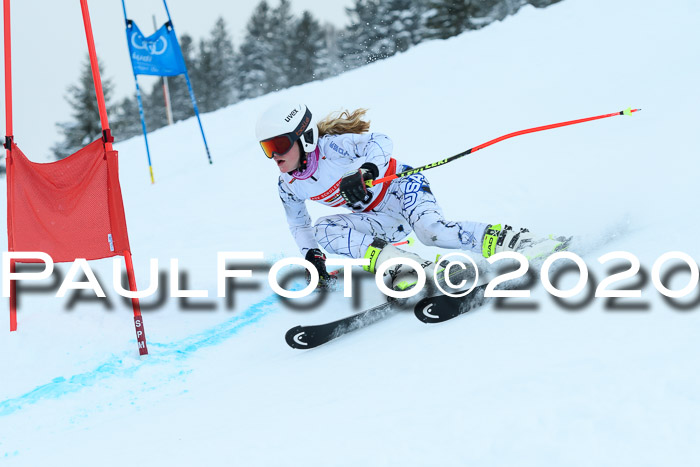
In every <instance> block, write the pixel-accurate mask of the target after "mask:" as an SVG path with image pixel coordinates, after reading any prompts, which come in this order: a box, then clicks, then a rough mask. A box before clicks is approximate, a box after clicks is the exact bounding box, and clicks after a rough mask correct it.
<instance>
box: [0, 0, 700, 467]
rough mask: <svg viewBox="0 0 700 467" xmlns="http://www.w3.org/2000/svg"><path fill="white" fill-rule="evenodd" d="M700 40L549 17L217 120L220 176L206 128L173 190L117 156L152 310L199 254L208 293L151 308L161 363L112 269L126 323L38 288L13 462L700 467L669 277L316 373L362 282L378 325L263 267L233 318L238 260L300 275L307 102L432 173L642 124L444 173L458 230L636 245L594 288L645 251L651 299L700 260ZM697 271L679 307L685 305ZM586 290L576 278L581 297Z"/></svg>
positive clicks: (349, 353) (362, 338)
mask: <svg viewBox="0 0 700 467" xmlns="http://www.w3.org/2000/svg"><path fill="white" fill-rule="evenodd" d="M698 19H700V6H699V5H698V4H697V2H694V1H691V0H676V1H674V2H667V3H666V4H664V5H662V6H660V5H659V3H658V2H652V1H650V0H634V1H633V0H616V1H606V0H587V1H583V0H566V1H565V2H562V3H560V4H557V5H554V6H552V7H549V8H547V9H544V10H536V9H534V8H532V7H526V8H524V9H523V10H522V11H521V12H520V13H519V14H518V15H516V16H515V17H511V18H508V19H507V20H506V21H504V22H502V23H497V24H493V25H491V26H489V27H488V28H485V29H483V30H480V31H476V32H470V33H466V34H463V35H461V36H459V37H455V38H452V39H449V40H446V41H434V42H429V43H425V44H422V45H420V46H418V47H416V48H414V49H411V50H410V51H408V52H407V53H405V54H401V55H398V56H396V57H393V58H391V59H389V60H385V61H381V62H377V63H374V64H372V65H370V66H367V67H364V68H361V69H358V70H354V71H352V72H349V73H346V74H344V75H342V76H339V77H336V78H333V79H330V80H327V81H321V82H314V83H310V84H306V85H303V86H299V87H296V88H293V89H289V90H285V91H282V92H279V93H275V94H271V95H267V96H264V97H261V98H259V99H255V100H251V101H246V102H242V103H239V104H237V105H234V106H231V107H228V108H226V109H222V110H219V111H217V112H213V113H211V114H207V115H204V116H203V122H204V126H205V129H206V131H207V135H208V139H209V141H210V146H211V149H212V156H213V159H214V165H213V166H209V165H208V164H207V163H206V156H205V154H204V150H203V147H202V143H201V140H200V137H199V134H198V131H199V130H198V128H197V126H196V122H195V121H191V120H190V121H186V122H180V123H178V124H176V125H175V126H174V127H171V128H165V129H162V130H159V131H157V132H155V133H154V134H152V135H151V138H150V142H151V150H152V154H153V163H154V171H155V177H156V184H155V185H154V186H151V185H150V183H149V180H148V170H147V165H146V156H145V150H144V146H143V141H142V139H140V138H134V139H132V140H129V141H127V142H124V143H122V144H120V145H119V146H118V148H117V149H118V150H119V152H120V164H121V165H120V167H121V180H122V189H123V193H124V200H125V205H126V213H127V222H128V225H129V232H130V238H131V245H132V250H133V254H134V260H135V266H136V274H137V278H138V279H139V285H140V288H145V287H146V286H147V283H148V273H147V267H148V261H149V259H150V258H157V259H158V260H159V261H160V267H161V269H163V270H164V271H167V268H168V264H169V259H170V258H178V259H179V262H180V268H181V269H182V270H183V271H186V272H187V275H188V280H187V284H186V286H187V287H188V288H190V289H205V290H208V291H209V295H210V296H209V298H206V299H189V300H188V301H187V302H186V303H183V302H179V301H177V300H175V299H164V301H163V302H162V303H160V304H158V303H157V302H158V297H152V298H149V299H146V300H144V301H143V302H144V305H149V304H154V309H153V310H151V311H144V314H145V325H146V332H147V337H148V339H149V348H150V352H151V355H150V356H149V358H148V359H146V360H143V361H141V360H139V359H138V358H137V355H136V348H135V339H134V337H133V322H132V320H131V317H130V313H131V310H130V307H129V306H128V304H125V303H123V301H122V300H121V299H120V298H119V297H117V296H116V294H115V293H114V292H113V290H112V287H111V278H112V273H111V262H109V261H99V262H95V263H93V264H94V269H95V271H96V273H97V275H98V277H99V278H100V280H101V282H102V284H103V287H104V288H105V291H106V292H107V294H108V296H109V300H108V302H107V303H106V302H105V301H104V300H100V301H98V300H87V299H81V300H73V301H71V299H70V295H69V296H68V297H66V299H57V298H54V297H53V293H54V292H51V290H50V289H51V286H53V290H54V291H55V288H56V284H55V283H52V282H51V281H50V280H47V281H45V282H42V283H41V284H40V285H41V286H44V289H43V290H34V291H31V292H30V291H24V292H22V293H21V295H20V300H21V311H20V314H19V331H18V332H17V333H13V334H11V335H10V334H8V333H4V332H3V333H2V334H0V336H1V337H0V353H1V354H2V355H3V358H2V360H1V363H0V374H1V375H2V382H1V383H0V459H2V460H3V461H4V462H3V465H44V464H47V463H52V464H58V465H63V464H69V463H70V464H71V465H96V464H99V465H126V464H128V463H133V462H138V463H145V462H148V463H150V464H151V465H193V464H195V463H196V464H197V465H200V464H201V465H204V464H211V465H246V466H249V465H279V464H282V463H284V464H286V465H304V466H308V465H348V466H351V465H352V466H355V465H365V464H366V465H538V466H539V465H616V466H619V465H634V466H640V465H660V464H662V463H663V464H665V465H687V464H689V463H690V462H691V459H693V458H697V456H698V455H699V454H700V448H698V445H697V433H698V431H699V430H700V422H699V421H698V420H700V417H699V415H700V396H699V395H698V394H700V378H699V377H698V370H700V364H699V363H698V359H697V354H698V329H700V327H699V326H700V315H699V312H700V304H698V302H700V298H698V297H699V295H700V287H698V288H697V290H696V291H694V292H693V294H691V296H690V297H687V298H686V299H682V300H678V301H677V302H679V303H681V304H686V307H685V309H682V308H681V307H679V306H673V305H672V304H671V303H669V301H667V300H665V299H664V298H663V297H661V296H660V295H659V293H658V292H656V290H655V289H654V287H653V285H652V284H651V281H650V280H646V281H645V282H644V284H643V285H640V284H639V283H635V282H638V281H635V280H630V281H626V282H624V283H623V284H624V285H626V286H628V287H630V288H635V287H636V288H640V287H641V289H642V297H641V298H640V299H627V301H624V302H618V303H617V305H620V304H621V303H622V304H627V303H628V301H629V302H631V303H632V304H633V305H634V307H633V308H632V309H626V310H620V309H612V308H611V306H610V305H611V304H610V302H608V301H606V300H604V299H590V300H588V299H587V297H586V296H585V295H586V294H587V293H582V294H581V296H577V297H574V298H572V299H567V300H566V301H565V302H566V304H569V305H571V304H574V305H578V306H577V307H574V308H573V309H572V307H571V306H568V307H566V306H564V305H562V304H558V303H557V301H555V300H554V299H553V298H552V297H551V296H549V295H548V294H547V293H546V292H545V291H544V290H543V289H542V286H541V285H540V286H538V287H535V288H534V289H533V292H532V298H531V299H530V303H535V304H536V309H534V310H529V311H523V310H522V309H521V310H502V309H501V310H497V309H494V308H493V307H488V308H485V309H483V310H479V311H477V312H474V313H473V314H470V315H467V316H462V317H459V318H457V319H455V320H453V321H451V322H449V323H446V324H443V325H436V326H426V325H423V324H421V323H419V322H418V321H417V320H416V319H415V318H413V317H412V316H411V315H410V314H408V313H404V314H400V315H398V316H394V317H392V318H391V319H388V320H386V321H384V322H382V323H378V324H376V325H373V326H372V327H371V328H367V329H365V330H363V331H360V332H358V333H356V334H355V335H352V336H346V337H345V338H342V339H339V340H338V341H336V342H334V343H332V344H330V345H328V346H325V347H322V348H319V349H316V350H314V351H309V352H306V353H304V352H299V351H294V350H292V349H289V348H288V347H287V346H286V344H285V343H284V340H283V336H284V332H285V331H286V330H287V329H288V328H290V327H292V326H293V325H296V324H309V323H317V322H318V323H320V322H325V321H330V320H332V319H335V318H338V317H341V316H345V315H347V314H349V313H351V312H353V311H354V310H357V309H359V308H361V307H365V306H371V305H373V304H376V303H380V302H381V301H382V296H381V295H380V293H379V292H378V291H377V290H376V287H375V286H374V285H373V283H372V282H371V278H370V279H367V278H366V277H365V278H364V279H362V277H361V276H360V274H359V273H358V274H357V278H356V280H362V284H363V287H362V293H361V296H360V297H358V300H357V303H353V301H352V300H345V299H343V298H342V296H341V294H336V295H334V296H332V297H331V298H330V299H329V300H328V301H326V302H325V303H323V304H321V305H318V306H310V307H306V308H307V309H305V310H298V309H297V310H295V309H292V308H291V307H290V306H289V305H285V304H284V303H282V302H281V301H280V300H279V299H278V298H277V297H276V296H275V295H274V294H273V292H272V291H271V290H270V289H269V287H268V286H267V284H266V282H265V271H262V270H261V271H257V272H256V275H255V279H256V281H255V282H254V281H248V282H245V281H240V282H239V284H240V287H239V288H237V289H236V290H235V291H234V293H233V300H228V301H227V300H225V299H218V298H216V253H217V252H218V251H263V252H264V254H265V259H266V260H268V261H274V260H277V259H279V258H282V257H285V256H295V255H297V254H298V252H297V251H296V247H295V245H294V243H293V240H292V238H291V236H290V235H289V234H288V232H287V227H286V224H285V221H284V215H283V211H282V208H281V205H280V203H279V200H278V198H277V190H276V177H277V175H276V167H274V166H273V165H271V163H270V162H269V161H268V160H266V159H265V158H264V157H263V156H262V154H261V153H260V150H259V146H258V145H257V142H256V141H255V137H254V122H255V119H256V117H257V115H258V114H259V113H260V112H261V111H262V110H263V109H264V108H266V107H267V106H269V105H270V104H271V103H273V102H275V101H277V100H280V99H284V100H298V101H303V102H306V103H308V105H309V106H310V107H311V109H312V110H313V111H314V112H316V113H317V114H319V115H322V114H326V113H328V112H330V111H333V110H337V109H340V108H351V109H352V108H355V107H368V108H369V109H370V117H371V119H372V128H373V130H374V131H379V132H383V133H386V134H388V135H390V136H391V137H392V138H393V140H394V143H395V153H396V156H397V157H398V158H400V159H401V160H404V161H406V162H408V163H412V164H415V165H422V164H424V163H428V162H432V161H435V160H439V159H441V158H443V157H446V156H449V155H452V154H455V153H457V152H460V151H463V150H465V149H467V148H468V147H472V146H475V145H477V144H480V143H482V142H484V141H487V140H489V139H491V138H494V137H497V136H499V135H501V134H505V133H508V132H511V131H516V130H519V129H523V128H529V127H532V126H537V125H543V124H548V123H553V122H557V121H563V120H568V119H574V118H581V117H586V116H592V115H598V114H602V113H608V112H614V111H617V110H622V109H624V108H626V107H628V106H633V107H641V108H642V109H643V111H642V112H641V113H638V114H635V115H634V116H633V117H615V118H611V119H607V120H604V121H599V122H593V123H587V124H583V125H576V126H572V127H567V128H563V129H558V130H553V131H548V132H542V133H537V134H533V135H528V136H523V137H520V138H517V139H512V140H509V141H507V142H503V143H500V144H498V145H496V146H493V147H490V148H488V149H486V150H484V151H483V152H479V153H477V154H475V155H474V156H470V157H468V158H465V159H463V160H460V161H458V162H454V163H453V164H451V165H450V166H449V167H443V168H437V169H434V170H431V171H429V172H426V175H427V176H428V178H429V179H430V181H431V184H432V188H433V191H434V193H435V195H436V196H437V198H438V200H439V201H440V202H441V204H442V206H443V208H444V210H445V213H446V214H447V215H448V217H450V218H453V219H473V220H481V221H486V222H494V223H498V222H508V223H511V224H515V225H523V226H527V227H529V228H530V229H531V230H534V231H537V232H544V233H548V232H555V233H562V234H584V235H591V236H595V235H600V234H602V233H609V232H611V231H613V232H617V236H615V237H610V238H608V243H606V244H605V245H602V246H600V247H598V248H597V249H594V250H591V251H590V252H589V254H588V256H586V263H587V264H588V267H589V268H590V270H591V279H590V283H591V284H592V285H595V284H597V282H599V281H600V280H601V279H602V278H604V277H605V276H606V275H608V274H609V272H610V267H609V265H608V266H605V267H604V266H602V265H599V264H598V263H597V261H596V258H597V257H598V256H600V255H602V254H604V253H608V252H611V251H615V250H625V251H629V252H631V253H634V254H635V255H637V256H638V257H639V259H640V260H641V262H642V267H643V270H644V271H645V272H646V277H647V278H648V277H649V274H650V272H651V268H652V265H653V263H654V261H655V260H656V258H658V257H659V256H660V255H661V254H662V253H664V252H667V251H673V250H677V251H683V252H685V253H687V254H689V255H691V256H692V257H693V258H695V259H696V261H697V260H698V259H700V243H698V241H697V232H698V231H700V219H699V218H698V214H697V195H696V191H697V189H696V183H697V181H698V173H699V171H698V169H700V162H698V155H699V154H700V151H699V149H700V148H699V146H700V143H699V141H698V138H697V128H698V118H697V116H696V111H697V108H698V107H699V106H700V92H699V91H698V87H697V83H698V82H700V65H698V62H697V60H696V58H697V57H698V53H699V52H700V50H699V49H700V32H699V31H700V29H698V27H697V26H698ZM17 141H18V143H19V144H20V146H21V143H22V135H17ZM29 156H30V157H31V154H29ZM3 209H4V208H3ZM310 211H311V213H312V215H313V216H314V217H316V216H319V215H323V214H325V213H327V212H329V211H328V210H326V209H324V208H323V207H320V206H310ZM0 241H2V242H6V238H4V237H3V238H2V239H0ZM3 244H6V243H3ZM416 251H417V252H419V253H422V254H425V255H433V254H435V253H436V252H437V251H438V250H437V249H433V248H427V247H422V246H418V247H416ZM621 264H624V263H621ZM59 269H60V270H62V271H64V272H65V271H66V269H67V268H66V267H61V268H59ZM667 269H668V268H667ZM684 271H686V272H685V273H683V272H681V273H678V274H676V275H675V276H673V280H672V281H670V282H669V283H668V284H667V285H669V286H670V287H671V288H675V289H679V288H682V287H683V285H684V284H685V283H687V280H688V274H687V268H686V269H685V270H684ZM594 279H595V281H594ZM54 280H55V279H54ZM575 281H576V275H575V274H570V275H567V276H565V277H564V278H563V280H562V283H561V284H560V286H561V287H562V288H566V287H568V286H570V285H573V283H574V282H575ZM253 283H256V284H258V286H257V288H255V287H244V285H245V284H248V285H250V284H253ZM183 285H184V284H183ZM160 290H161V291H163V292H167V283H166V284H161V287H160ZM81 297H83V298H86V297H87V295H86V294H81ZM7 306H8V305H7V301H6V300H3V301H2V308H0V329H1V330H5V329H8V318H7V316H8V312H7Z"/></svg>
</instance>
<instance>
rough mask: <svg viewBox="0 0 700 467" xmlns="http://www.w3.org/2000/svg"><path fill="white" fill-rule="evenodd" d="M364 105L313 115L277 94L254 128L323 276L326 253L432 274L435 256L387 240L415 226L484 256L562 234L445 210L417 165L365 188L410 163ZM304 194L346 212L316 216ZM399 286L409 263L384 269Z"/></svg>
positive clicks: (406, 284) (531, 246) (539, 248)
mask: <svg viewBox="0 0 700 467" xmlns="http://www.w3.org/2000/svg"><path fill="white" fill-rule="evenodd" d="M365 113H366V110H365V109H357V110H355V111H354V112H349V111H347V110H346V111H344V112H342V113H339V114H338V113H336V114H331V115H329V116H328V117H326V118H325V119H324V120H322V121H320V122H316V120H315V119H314V117H313V115H312V113H311V111H310V110H309V109H308V107H306V105H304V104H298V105H294V104H278V105H275V106H273V107H271V108H270V109H268V110H267V111H266V112H264V113H263V114H262V115H261V116H260V118H259V119H258V122H257V125H256V135H257V138H258V141H260V145H261V146H262V149H263V151H264V153H265V155H266V156H267V157H268V158H269V159H272V160H273V161H274V162H275V163H276V164H277V167H278V168H279V171H280V172H281V174H280V176H279V181H278V188H279V195H280V198H281V200H282V204H283V205H284V209H285V212H286V215H287V223H288V224H289V228H290V230H291V233H292V235H293V236H294V239H295V240H296V243H297V245H298V246H299V249H300V250H301V254H302V255H304V257H305V258H306V260H307V261H309V262H311V263H312V264H313V265H314V266H315V267H316V269H317V270H318V274H319V286H320V287H325V286H329V285H331V284H332V282H333V280H334V278H333V277H331V276H330V275H329V274H328V272H327V271H326V264H325V263H326V256H325V255H324V254H323V253H322V252H321V250H320V249H319V245H320V246H321V247H322V248H323V249H324V250H326V251H327V252H328V253H332V254H337V255H343V256H348V257H350V258H367V259H369V260H370V264H369V266H366V267H364V269H365V270H367V271H369V272H372V273H374V272H375V271H376V270H377V269H378V268H379V266H380V265H381V264H382V263H383V262H385V261H387V260H388V259H391V258H396V257H401V258H411V259H414V260H416V261H417V262H418V263H419V264H420V265H421V266H422V267H423V268H424V269H425V272H426V276H427V277H431V275H432V273H433V270H434V268H435V264H434V263H433V262H431V261H426V260H424V259H423V258H421V257H419V256H418V255H416V254H414V253H410V252H407V251H404V250H401V249H399V248H397V247H395V246H393V245H392V243H394V242H399V241H401V240H403V239H404V238H406V237H407V236H408V235H409V234H410V233H411V231H414V232H415V233H416V236H417V237H418V239H419V240H420V241H421V242H422V243H424V244H425V245H429V246H437V247H441V248H451V249H462V250H469V251H476V252H479V253H481V254H483V256H484V257H489V256H491V255H493V254H495V253H499V252H501V251H517V252H523V253H524V254H526V255H527V254H530V255H532V254H533V253H534V254H535V255H537V254H539V253H544V252H547V253H549V252H552V251H554V250H555V249H557V247H559V246H560V245H561V244H562V242H561V241H560V240H556V239H552V238H544V239H536V238H535V237H534V236H533V235H532V234H531V233H530V232H529V231H528V230H527V229H514V228H512V227H510V226H508V225H505V226H503V227H502V226H501V225H500V224H499V225H491V224H487V223H483V222H471V221H460V222H453V221H447V220H445V217H444V216H443V214H442V210H441V209H440V206H439V205H438V204H437V201H436V200H435V196H433V194H432V192H431V191H430V185H429V184H428V181H427V179H426V178H425V177H424V176H423V175H422V174H421V173H417V174H414V175H411V176H409V177H402V178H396V179H394V180H392V181H391V182H388V183H383V184H379V185H376V186H372V187H371V188H368V187H367V186H366V183H365V182H367V181H368V180H375V179H377V178H380V177H384V176H387V175H392V174H394V173H399V172H403V171H406V170H410V169H411V167H410V166H408V165H405V164H403V163H402V162H400V161H397V160H396V159H394V158H393V157H392V152H393V151H392V150H393V144H392V142H391V140H390V139H389V138H388V137H387V136H386V135H383V134H380V133H369V132H368V131H369V122H368V121H365V120H364V119H363V117H364V116H365ZM306 200H312V201H316V202H319V203H322V204H324V205H326V206H331V207H343V208H346V209H349V210H350V212H347V213H343V214H335V215H332V216H324V217H321V218H319V219H318V220H317V221H316V223H315V224H313V225H312V223H311V217H310V216H309V213H308V211H307V209H306V205H305V202H306ZM387 274H388V275H389V276H390V279H391V284H390V286H391V287H392V288H393V289H395V290H406V289H409V288H411V287H413V286H414V285H415V284H416V282H417V280H418V274H417V273H416V272H415V270H414V269H412V268H411V267H409V266H407V265H402V264H399V265H397V266H393V267H391V268H389V269H388V270H387Z"/></svg>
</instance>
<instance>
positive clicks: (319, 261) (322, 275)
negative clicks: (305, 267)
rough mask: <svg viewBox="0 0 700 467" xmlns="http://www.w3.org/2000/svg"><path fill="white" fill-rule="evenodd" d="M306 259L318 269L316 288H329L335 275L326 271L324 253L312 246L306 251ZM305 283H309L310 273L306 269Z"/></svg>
mask: <svg viewBox="0 0 700 467" xmlns="http://www.w3.org/2000/svg"><path fill="white" fill-rule="evenodd" d="M304 259H306V261H308V262H309V263H311V264H313V265H314V267H315V268H316V270H317V271H318V288H319V289H327V288H331V287H332V286H333V285H334V284H335V281H336V279H337V277H335V276H332V275H330V274H328V271H326V255H324V254H323V252H322V251H321V250H319V249H318V248H312V249H311V250H309V251H307V252H306V258H304ZM306 283H307V284H309V283H311V274H310V273H309V271H306Z"/></svg>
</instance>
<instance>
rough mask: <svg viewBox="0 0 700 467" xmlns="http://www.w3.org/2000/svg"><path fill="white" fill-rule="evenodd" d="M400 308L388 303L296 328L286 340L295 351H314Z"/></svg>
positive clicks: (395, 304)
mask: <svg viewBox="0 0 700 467" xmlns="http://www.w3.org/2000/svg"><path fill="white" fill-rule="evenodd" d="M399 308H400V305H399V304H398V303H397V302H386V303H382V304H381V305H377V306H375V307H372V308H370V309H368V310H365V311H361V312H359V313H356V314H354V315H351V316H348V317H347V318H343V319H339V320H337V321H333V322H331V323H326V324H318V325H311V326H294V327H293V328H292V329H290V330H289V331H287V334H285V336H284V339H285V340H286V341H287V344H289V346H290V347H292V348H293V349H313V348H314V347H318V346H319V345H322V344H325V343H326V342H330V341H332V340H333V339H336V338H338V337H340V336H342V335H345V334H347V333H349V332H352V331H355V330H357V329H360V328H364V327H365V326H369V325H370V324H373V323H376V322H377V321H380V320H382V319H384V318H386V317H388V316H390V315H392V314H393V313H394V312H395V311H397V310H398V309H399Z"/></svg>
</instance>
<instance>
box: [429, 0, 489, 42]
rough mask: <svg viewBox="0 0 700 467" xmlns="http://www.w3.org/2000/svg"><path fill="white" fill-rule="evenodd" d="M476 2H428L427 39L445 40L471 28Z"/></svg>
mask: <svg viewBox="0 0 700 467" xmlns="http://www.w3.org/2000/svg"><path fill="white" fill-rule="evenodd" d="M478 3H479V1H477V0H456V1H455V0H430V1H429V2H428V8H429V10H428V13H427V20H426V27H427V28H428V30H429V31H430V33H429V36H428V37H429V38H437V39H447V38H450V37H453V36H456V35H458V34H460V33H461V32H463V31H465V30H467V29H470V28H472V26H471V17H472V16H474V11H475V9H476V8H478Z"/></svg>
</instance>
